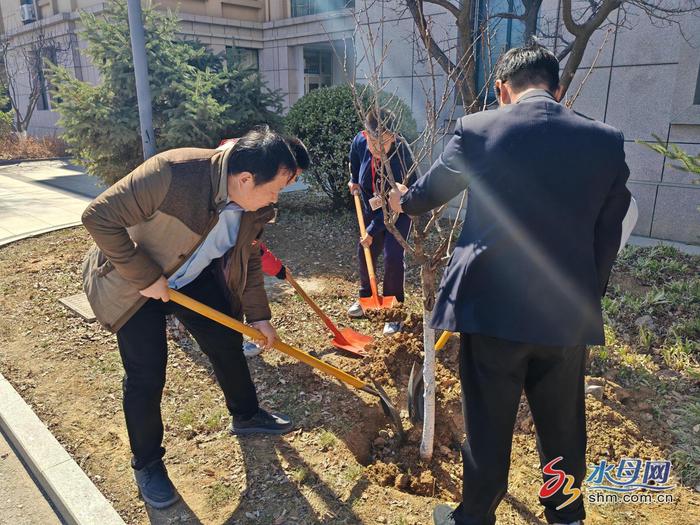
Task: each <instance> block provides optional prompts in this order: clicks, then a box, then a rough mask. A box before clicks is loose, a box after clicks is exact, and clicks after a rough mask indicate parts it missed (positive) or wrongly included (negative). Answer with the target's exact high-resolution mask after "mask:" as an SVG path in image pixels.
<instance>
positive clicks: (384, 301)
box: [360, 295, 398, 312]
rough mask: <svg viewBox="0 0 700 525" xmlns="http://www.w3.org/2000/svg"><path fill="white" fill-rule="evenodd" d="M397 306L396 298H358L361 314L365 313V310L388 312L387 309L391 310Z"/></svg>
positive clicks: (378, 296) (379, 296)
mask: <svg viewBox="0 0 700 525" xmlns="http://www.w3.org/2000/svg"><path fill="white" fill-rule="evenodd" d="M397 304H398V301H397V300H396V297H394V296H392V295H389V296H386V297H382V296H381V295H377V296H374V295H373V296H371V297H360V306H361V307H362V311H363V312H366V311H367V310H381V309H387V310H388V309H389V308H393V307H394V306H396V305H397Z"/></svg>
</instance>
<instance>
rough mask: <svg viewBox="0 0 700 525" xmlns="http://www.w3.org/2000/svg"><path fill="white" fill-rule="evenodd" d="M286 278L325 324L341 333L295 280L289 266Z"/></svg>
mask: <svg viewBox="0 0 700 525" xmlns="http://www.w3.org/2000/svg"><path fill="white" fill-rule="evenodd" d="M286 279H287V282H288V283H289V284H291V285H292V288H294V289H295V290H296V292H297V293H298V294H299V295H301V298H302V299H304V301H306V303H307V304H308V305H309V306H310V307H311V309H312V310H313V311H314V312H316V315H318V316H319V317H320V318H321V320H322V321H323V324H325V325H326V326H327V327H328V329H329V330H330V331H331V332H333V334H334V335H339V334H340V330H338V328H336V326H335V325H334V324H333V321H331V320H330V319H329V318H328V316H327V315H326V314H325V313H324V312H323V310H321V308H320V307H319V306H318V305H317V304H316V303H315V302H314V301H313V299H311V297H309V296H308V295H306V292H305V291H304V289H303V288H302V287H301V286H299V283H298V282H296V281H295V280H294V277H292V272H290V271H289V268H287V271H286Z"/></svg>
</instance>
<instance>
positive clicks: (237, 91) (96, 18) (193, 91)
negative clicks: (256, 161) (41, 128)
mask: <svg viewBox="0 0 700 525" xmlns="http://www.w3.org/2000/svg"><path fill="white" fill-rule="evenodd" d="M143 19H144V20H143V22H144V31H145V36H146V54H147V58H148V68H149V81H150V88H151V98H152V105H153V129H154V132H155V141H156V145H157V147H158V149H159V151H163V150H167V149H171V148H177V147H183V146H196V147H213V146H216V145H217V144H218V142H219V140H220V139H222V138H224V137H232V136H237V135H239V134H241V133H243V132H245V131H246V130H247V129H249V128H250V127H252V126H254V125H256V124H262V123H267V124H270V125H271V126H273V127H279V125H280V123H281V118H280V117H279V113H280V112H281V97H280V96H279V93H277V92H271V91H270V90H269V89H268V88H267V87H266V85H265V84H264V82H263V81H262V80H261V79H260V77H259V75H258V73H257V72H253V71H250V70H242V69H241V68H240V67H239V66H238V64H236V63H231V62H230V61H229V62H227V61H225V60H224V58H223V57H222V56H220V55H215V54H213V53H212V52H211V51H210V50H209V49H207V48H206V47H205V46H204V45H202V44H200V43H197V42H186V41H183V40H180V39H179V38H178V37H177V28H178V18H177V15H176V14H173V13H172V12H170V11H168V12H162V11H157V10H155V9H154V8H153V7H152V6H150V5H147V6H144V8H143ZM81 20H82V23H83V26H84V28H85V29H84V31H83V32H82V35H81V37H82V38H83V39H84V40H85V41H86V42H87V49H86V54H87V55H88V56H89V57H90V59H91V61H92V64H93V65H94V66H95V67H96V68H97V70H98V72H99V74H100V83H99V84H98V85H92V84H90V83H88V82H83V81H81V80H78V79H76V78H75V77H74V76H73V75H72V73H71V72H70V71H69V70H68V69H66V68H64V67H61V66H54V67H53V68H52V73H51V76H52V78H51V82H52V85H53V89H54V96H53V100H52V102H53V103H54V107H55V108H56V110H57V111H58V112H59V114H60V115H61V118H60V120H59V125H61V126H62V127H63V128H64V129H65V131H64V133H63V138H64V140H66V142H67V143H68V145H69V147H70V149H71V151H72V153H73V154H74V155H75V156H76V157H77V158H78V159H79V161H80V162H81V163H82V164H83V165H84V166H85V167H86V168H87V169H88V170H89V171H90V172H91V173H93V174H94V175H97V176H99V177H100V178H101V179H102V180H104V181H105V182H106V183H108V184H111V183H113V182H115V181H116V180H118V179H120V178H121V177H123V176H124V175H126V174H127V173H129V171H131V170H132V169H133V168H134V167H136V166H137V165H138V164H140V163H141V162H142V160H143V153H142V147H141V138H140V127H139V114H138V104H137V99H136V84H135V80H134V70H133V60H132V55H131V41H130V37H129V24H128V18H127V7H126V1H125V0H113V1H111V2H110V3H109V4H108V5H107V7H106V9H105V10H104V11H103V12H102V13H99V14H97V15H96V14H93V13H86V12H84V13H82V14H81Z"/></svg>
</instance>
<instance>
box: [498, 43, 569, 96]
mask: <svg viewBox="0 0 700 525" xmlns="http://www.w3.org/2000/svg"><path fill="white" fill-rule="evenodd" d="M494 78H495V80H500V81H501V82H509V83H510V85H511V86H512V87H513V89H514V90H516V91H522V90H523V89H527V88H528V87H531V86H536V85H538V84H545V85H547V87H548V88H549V91H551V92H552V93H554V91H556V89H557V88H558V87H559V61H558V60H557V57H555V56H554V53H552V52H551V51H550V50H549V49H547V48H546V47H544V46H543V45H541V44H538V43H537V42H536V41H535V40H530V41H529V42H528V43H527V44H525V45H524V46H522V47H514V48H512V49H509V50H508V51H506V52H505V53H503V54H502V55H501V57H500V58H499V59H498V62H497V63H496V69H495V72H494Z"/></svg>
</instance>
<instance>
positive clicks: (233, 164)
mask: <svg viewBox="0 0 700 525" xmlns="http://www.w3.org/2000/svg"><path fill="white" fill-rule="evenodd" d="M281 169H286V170H289V171H290V172H291V173H292V174H294V173H295V172H296V170H297V163H296V160H295V158H294V154H293V153H292V151H291V149H290V147H289V144H287V141H286V140H285V138H284V137H283V136H282V135H281V134H279V133H277V132H276V131H272V130H271V129H270V127H269V126H259V127H257V128H254V129H252V130H250V131H249V132H248V133H246V134H245V135H243V136H242V137H241V138H240V139H239V140H238V141H237V142H236V144H235V145H234V146H233V150H232V151H231V155H230V156H229V158H228V174H229V175H234V174H236V173H241V172H244V171H249V172H250V173H252V174H253V181H254V182H255V185H256V186H259V185H261V184H265V183H266V182H270V181H271V180H272V179H274V178H275V176H276V175H277V173H278V172H279V170H281Z"/></svg>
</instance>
